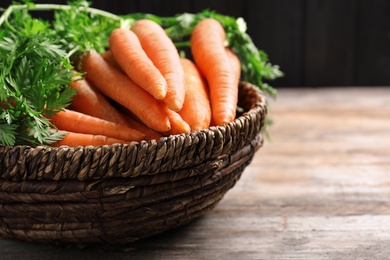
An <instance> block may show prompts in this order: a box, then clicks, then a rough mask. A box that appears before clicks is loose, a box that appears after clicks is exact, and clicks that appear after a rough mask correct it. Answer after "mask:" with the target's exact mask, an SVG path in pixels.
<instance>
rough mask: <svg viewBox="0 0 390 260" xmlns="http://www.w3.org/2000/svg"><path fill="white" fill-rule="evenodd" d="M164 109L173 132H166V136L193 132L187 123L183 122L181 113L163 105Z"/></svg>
mask: <svg viewBox="0 0 390 260" xmlns="http://www.w3.org/2000/svg"><path fill="white" fill-rule="evenodd" d="M163 109H164V111H165V113H166V114H167V115H168V117H169V121H170V122H171V130H169V131H167V132H165V133H164V134H165V135H175V134H183V133H189V132H191V127H190V126H189V124H188V123H187V122H186V121H184V120H183V118H182V117H181V116H180V115H179V113H177V112H176V111H173V110H171V109H170V108H168V106H166V105H165V104H164V105H163Z"/></svg>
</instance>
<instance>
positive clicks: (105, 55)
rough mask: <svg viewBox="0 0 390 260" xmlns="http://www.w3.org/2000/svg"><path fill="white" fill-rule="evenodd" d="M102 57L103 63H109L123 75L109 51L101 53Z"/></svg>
mask: <svg viewBox="0 0 390 260" xmlns="http://www.w3.org/2000/svg"><path fill="white" fill-rule="evenodd" d="M101 55H102V57H103V59H104V60H105V61H107V62H108V63H110V64H111V65H112V66H114V67H115V68H116V69H117V70H119V71H120V72H122V73H125V72H124V71H123V70H122V68H121V67H120V66H119V65H118V63H117V62H116V60H115V59H114V56H112V52H111V51H110V50H107V51H105V52H103V53H102V54H101Z"/></svg>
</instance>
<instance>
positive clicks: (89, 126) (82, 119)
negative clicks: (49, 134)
mask: <svg viewBox="0 0 390 260" xmlns="http://www.w3.org/2000/svg"><path fill="white" fill-rule="evenodd" d="M50 121H51V122H52V123H53V124H54V125H55V126H56V127H57V128H58V129H60V130H65V131H71V132H76V133H83V134H94V135H105V136H107V137H113V138H117V139H122V140H126V141H141V140H143V139H144V137H145V135H144V134H143V133H141V132H140V131H138V130H135V129H133V128H130V127H128V126H126V125H121V124H117V123H114V122H110V121H106V120H103V119H100V118H97V117H93V116H89V115H86V114H83V113H80V112H77V111H73V110H68V109H65V110H64V111H60V112H59V113H57V114H56V115H55V116H53V117H52V118H51V119H50Z"/></svg>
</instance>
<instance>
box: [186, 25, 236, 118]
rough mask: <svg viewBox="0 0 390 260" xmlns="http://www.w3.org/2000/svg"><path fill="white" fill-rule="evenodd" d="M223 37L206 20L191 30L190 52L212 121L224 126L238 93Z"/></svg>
mask: <svg viewBox="0 0 390 260" xmlns="http://www.w3.org/2000/svg"><path fill="white" fill-rule="evenodd" d="M225 38H226V33H225V31H224V28H223V27H222V25H221V24H220V23H219V22H218V21H217V20H215V19H212V18H206V19H204V20H202V21H200V22H198V24H197V25H196V26H195V27H194V30H193V32H192V34H191V39H190V41H191V52H192V55H193V57H194V60H195V63H196V64H197V66H198V67H199V69H200V71H201V73H202V74H203V75H205V78H206V80H207V83H208V85H209V89H210V102H211V109H212V120H213V121H214V122H215V124H217V125H224V124H227V123H229V122H231V121H233V120H234V118H235V116H236V108H237V96H238V91H237V88H238V86H236V83H235V77H234V73H233V71H232V68H231V65H230V61H229V58H228V57H227V54H226V51H225V46H224V42H225Z"/></svg>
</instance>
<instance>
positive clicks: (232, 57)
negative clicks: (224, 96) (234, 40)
mask: <svg viewBox="0 0 390 260" xmlns="http://www.w3.org/2000/svg"><path fill="white" fill-rule="evenodd" d="M225 50H226V54H227V56H228V58H229V61H230V64H231V66H232V68H233V75H234V80H235V81H234V85H235V86H237V87H238V84H239V82H240V76H241V62H240V59H239V58H238V56H237V54H235V53H234V51H233V50H232V49H230V48H228V47H226V48H225ZM237 91H238V89H237Z"/></svg>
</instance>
